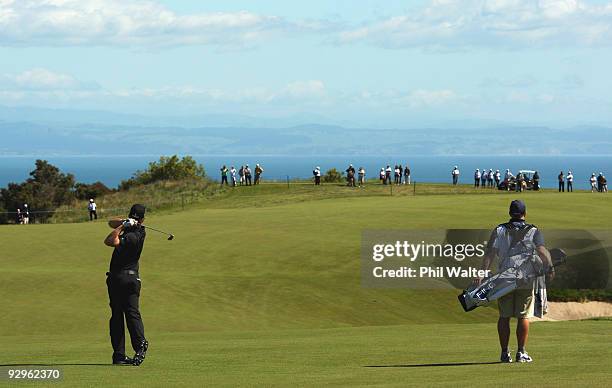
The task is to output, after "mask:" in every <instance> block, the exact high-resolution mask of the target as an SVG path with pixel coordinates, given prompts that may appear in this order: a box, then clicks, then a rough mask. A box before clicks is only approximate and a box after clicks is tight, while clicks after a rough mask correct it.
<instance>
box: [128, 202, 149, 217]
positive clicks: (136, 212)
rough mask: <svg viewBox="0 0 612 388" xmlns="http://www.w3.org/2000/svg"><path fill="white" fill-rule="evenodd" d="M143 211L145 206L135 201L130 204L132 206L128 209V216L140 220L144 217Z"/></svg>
mask: <svg viewBox="0 0 612 388" xmlns="http://www.w3.org/2000/svg"><path fill="white" fill-rule="evenodd" d="M145 211H146V208H145V206H144V205H141V204H139V203H137V204H135V205H132V208H131V209H130V215H129V216H128V217H130V218H134V219H137V220H142V219H143V218H144V217H145Z"/></svg>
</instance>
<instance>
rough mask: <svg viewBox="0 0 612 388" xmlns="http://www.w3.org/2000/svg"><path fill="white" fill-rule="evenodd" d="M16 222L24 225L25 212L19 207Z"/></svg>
mask: <svg viewBox="0 0 612 388" xmlns="http://www.w3.org/2000/svg"><path fill="white" fill-rule="evenodd" d="M15 223H16V224H18V225H23V214H22V213H21V209H20V208H17V212H16V213H15Z"/></svg>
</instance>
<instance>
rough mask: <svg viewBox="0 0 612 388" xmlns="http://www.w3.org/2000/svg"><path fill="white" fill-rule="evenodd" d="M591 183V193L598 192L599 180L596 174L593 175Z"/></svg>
mask: <svg viewBox="0 0 612 388" xmlns="http://www.w3.org/2000/svg"><path fill="white" fill-rule="evenodd" d="M589 182H590V183H591V193H594V192H595V191H599V190H597V178H596V177H595V173H593V174H591V178H589Z"/></svg>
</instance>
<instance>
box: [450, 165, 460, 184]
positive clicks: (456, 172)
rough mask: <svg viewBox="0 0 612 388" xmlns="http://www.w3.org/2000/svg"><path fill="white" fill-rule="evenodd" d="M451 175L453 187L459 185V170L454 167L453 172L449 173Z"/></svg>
mask: <svg viewBox="0 0 612 388" xmlns="http://www.w3.org/2000/svg"><path fill="white" fill-rule="evenodd" d="M451 175H452V176H453V185H456V184H457V183H459V168H458V167H457V166H455V167H454V168H453V171H451Z"/></svg>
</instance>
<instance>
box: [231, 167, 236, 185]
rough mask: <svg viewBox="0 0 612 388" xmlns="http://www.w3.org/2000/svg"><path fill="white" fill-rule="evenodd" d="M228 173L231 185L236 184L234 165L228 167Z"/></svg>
mask: <svg viewBox="0 0 612 388" xmlns="http://www.w3.org/2000/svg"><path fill="white" fill-rule="evenodd" d="M230 175H231V177H232V186H236V168H235V167H234V166H232V167H230Z"/></svg>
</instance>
